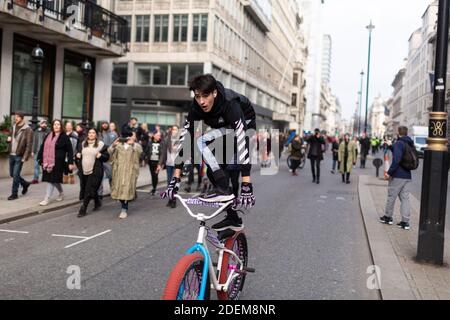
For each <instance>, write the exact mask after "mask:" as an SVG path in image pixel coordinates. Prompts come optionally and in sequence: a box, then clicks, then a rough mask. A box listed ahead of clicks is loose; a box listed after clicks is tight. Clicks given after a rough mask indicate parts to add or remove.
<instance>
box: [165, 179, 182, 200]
mask: <svg viewBox="0 0 450 320" xmlns="http://www.w3.org/2000/svg"><path fill="white" fill-rule="evenodd" d="M180 183H181V179H180V178H176V177H173V178H172V180H171V181H170V183H169V186H168V187H167V189H166V191H164V192H163V193H161V198H163V199H164V198H169V200H175V195H176V194H177V193H178V190H180Z"/></svg>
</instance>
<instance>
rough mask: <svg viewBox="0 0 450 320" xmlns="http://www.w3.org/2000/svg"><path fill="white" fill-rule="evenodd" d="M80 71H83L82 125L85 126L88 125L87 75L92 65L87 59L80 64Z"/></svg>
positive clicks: (88, 75) (89, 73)
mask: <svg viewBox="0 0 450 320" xmlns="http://www.w3.org/2000/svg"><path fill="white" fill-rule="evenodd" d="M81 71H82V72H83V75H84V86H83V110H82V123H83V125H84V127H85V128H87V127H88V112H87V93H88V85H89V77H90V75H91V72H92V65H91V63H90V62H89V61H88V60H87V59H86V61H84V62H83V63H82V64H81Z"/></svg>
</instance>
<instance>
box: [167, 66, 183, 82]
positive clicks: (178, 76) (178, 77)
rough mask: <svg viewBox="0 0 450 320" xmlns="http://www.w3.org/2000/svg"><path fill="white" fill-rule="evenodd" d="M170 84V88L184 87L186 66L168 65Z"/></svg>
mask: <svg viewBox="0 0 450 320" xmlns="http://www.w3.org/2000/svg"><path fill="white" fill-rule="evenodd" d="M170 84H171V85H172V86H185V85H186V65H185V64H172V65H170Z"/></svg>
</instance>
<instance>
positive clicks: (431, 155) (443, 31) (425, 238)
mask: <svg viewBox="0 0 450 320" xmlns="http://www.w3.org/2000/svg"><path fill="white" fill-rule="evenodd" d="M449 6H450V0H439V14H438V29H437V39H436V65H435V81H434V96H433V111H432V112H430V124H429V128H428V130H429V134H428V135H429V138H428V148H427V149H426V150H425V156H424V157H425V160H424V166H423V180H422V199H421V204H420V224H419V242H418V246H417V260H419V261H426V262H430V263H434V264H437V265H443V263H444V233H445V214H446V206H447V182H448V149H447V144H448V142H447V112H445V95H446V86H447V58H448V29H449V10H448V8H449Z"/></svg>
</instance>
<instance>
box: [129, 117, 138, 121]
mask: <svg viewBox="0 0 450 320" xmlns="http://www.w3.org/2000/svg"><path fill="white" fill-rule="evenodd" d="M131 120H135V121H136V122H137V121H138V119H137V118H135V117H133V118H131V119H130V121H131Z"/></svg>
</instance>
